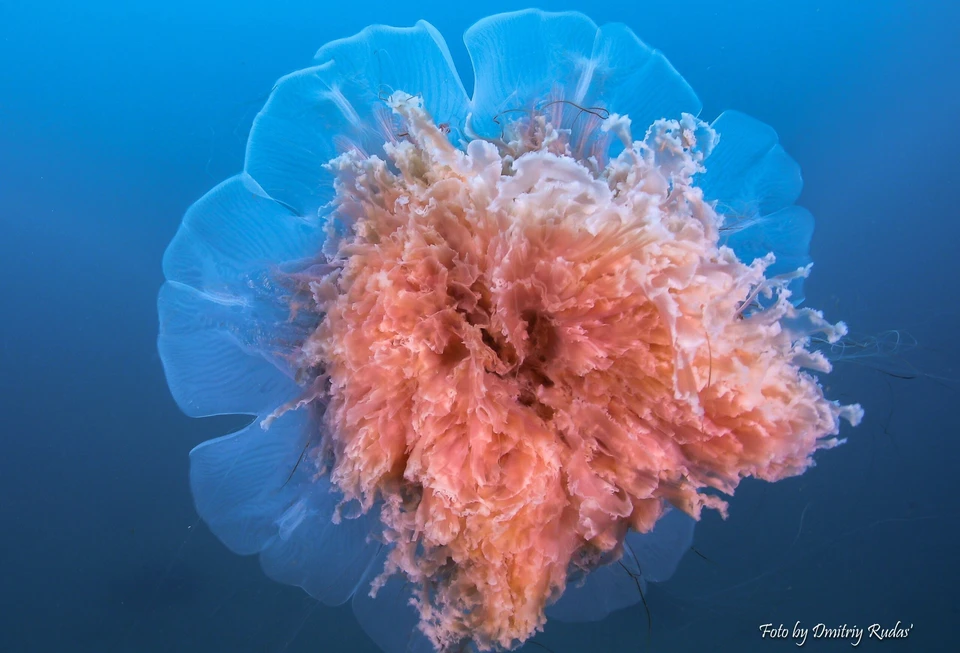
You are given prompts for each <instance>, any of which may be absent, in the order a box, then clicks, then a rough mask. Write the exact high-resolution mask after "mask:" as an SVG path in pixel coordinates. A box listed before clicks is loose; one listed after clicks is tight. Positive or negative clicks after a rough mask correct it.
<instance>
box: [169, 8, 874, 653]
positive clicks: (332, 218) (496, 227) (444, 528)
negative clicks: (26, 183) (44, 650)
mask: <svg viewBox="0 0 960 653" xmlns="http://www.w3.org/2000/svg"><path fill="white" fill-rule="evenodd" d="M465 41H466V43H467V47H468V49H469V51H470V55H471V58H472V60H473V64H474V73H475V77H476V80H477V82H476V88H475V89H474V92H473V96H472V98H468V97H467V94H466V92H465V91H464V89H463V86H462V84H461V83H460V81H459V77H458V75H457V73H456V71H455V70H454V67H453V65H452V62H451V59H450V56H449V53H448V51H447V48H446V45H445V44H444V42H443V40H442V39H441V37H440V36H439V34H437V32H436V31H435V30H434V29H433V28H432V27H431V26H430V25H428V24H426V23H423V22H421V23H418V24H417V26H416V27H413V28H410V29H394V28H387V27H371V28H367V29H366V30H364V31H363V32H361V33H360V34H358V35H357V36H355V37H352V38H350V39H345V40H342V41H336V42H333V43H331V44H328V45H327V46H324V47H323V48H322V49H321V50H320V51H319V52H318V53H317V57H316V65H314V66H312V67H310V68H307V69H304V70H301V71H298V72H296V73H293V74H291V75H288V76H287V77H285V78H283V79H282V80H281V81H280V82H279V83H278V85H277V87H276V88H275V90H274V92H273V94H272V95H271V98H270V100H269V101H268V103H267V105H266V106H265V107H264V110H263V111H262V112H261V114H260V115H259V116H258V117H257V119H256V121H255V123H254V126H253V129H252V132H251V135H250V141H249V145H248V151H247V159H246V165H245V171H244V173H242V174H241V175H239V176H237V177H235V178H233V179H231V180H229V181H227V182H225V183H224V184H221V185H220V186H218V187H217V188H215V189H214V190H213V191H211V192H210V193H209V194H208V195H207V196H205V197H204V198H203V199H201V200H200V201H199V202H198V203H197V204H195V205H194V206H193V207H191V209H190V211H188V213H187V215H186V216H185V218H184V222H183V225H182V226H181V228H180V231H179V232H178V233H177V236H176V237H175V238H174V241H173V242H172V243H171V245H170V248H169V249H168V251H167V254H166V256H165V259H164V272H165V274H166V277H167V280H168V281H167V283H166V284H165V285H164V287H163V289H162V290H161V295H160V315H161V333H160V342H159V345H160V351H161V355H162V358H163V362H164V366H165V368H166V371H167V376H168V380H169V383H170V387H171V389H172V391H173V394H174V396H175V398H176V399H177V401H178V402H179V404H180V405H181V406H182V407H183V409H184V410H185V411H186V412H187V413H189V414H191V415H210V414H217V413H248V414H253V415H256V416H258V419H257V420H256V421H255V422H254V423H253V424H251V425H250V426H248V427H247V428H246V429H244V430H242V431H239V432H237V433H234V434H232V435H229V436H226V437H224V438H220V439H218V440H212V441H210V442H207V443H204V444H202V445H200V446H198V447H197V448H196V449H195V450H194V451H193V452H192V454H191V482H192V486H193V491H194V496H195V498H196V503H197V507H198V510H199V512H200V514H201V516H202V517H203V518H204V519H205V520H206V521H207V523H208V524H209V525H210V527H211V529H212V530H213V531H214V532H215V533H216V534H217V535H218V536H219V537H220V538H221V539H222V540H223V541H224V542H225V543H226V544H227V545H228V546H230V547H231V548H232V549H234V550H235V551H237V552H240V553H260V555H261V559H262V561H263V565H264V568H265V570H266V571H267V573H268V574H270V575H271V576H272V577H274V578H277V579H279V580H282V581H284V582H289V583H293V584H296V585H299V586H301V587H304V589H306V590H307V591H308V592H310V593H311V594H312V595H313V596H316V597H317V598H319V599H321V600H324V601H326V602H328V603H333V604H335V603H339V602H343V601H345V600H347V599H349V598H350V597H351V596H354V595H356V598H355V609H356V611H357V614H358V617H359V618H360V620H361V623H363V624H364V626H365V628H367V629H368V631H370V632H371V635H372V636H373V637H374V638H375V639H376V640H377V642H378V643H379V644H380V645H381V646H382V647H384V648H385V649H386V650H389V651H407V650H429V649H430V648H431V647H432V648H436V649H438V650H454V649H455V647H457V646H460V645H462V644H464V643H468V642H472V643H473V645H475V646H476V647H478V648H479V649H481V650H489V649H509V648H513V647H515V646H517V645H519V644H520V643H522V642H523V641H525V640H527V639H529V638H530V637H531V636H532V635H534V634H535V633H536V632H537V631H538V630H540V629H542V628H543V626H544V624H545V622H546V614H547V613H548V612H550V611H551V610H552V613H553V614H554V615H556V616H557V617H558V618H564V617H567V618H573V619H577V618H599V617H602V616H603V615H604V614H606V613H607V612H608V611H609V610H612V609H617V608H619V607H623V606H624V605H628V604H629V603H631V602H636V601H638V600H639V599H640V596H639V595H633V594H632V592H634V591H635V590H634V588H636V590H640V588H641V587H642V586H641V583H642V582H646V581H660V580H665V579H666V577H668V576H669V575H670V574H671V573H672V572H673V569H675V567H676V563H677V561H678V560H679V557H680V556H681V555H682V554H683V551H684V550H685V549H686V547H688V546H689V542H690V538H691V537H692V526H691V524H692V522H691V521H690V517H693V518H699V516H700V514H701V511H702V509H703V508H704V507H708V508H715V509H717V510H720V511H721V512H722V513H723V514H726V510H727V504H726V502H725V501H724V500H723V499H721V498H720V497H719V496H718V495H717V493H716V492H714V493H705V492H704V490H706V489H713V490H717V491H720V492H722V493H724V494H728V495H730V494H732V493H733V492H734V490H735V488H736V487H737V485H738V483H739V482H740V480H741V479H743V478H745V477H750V476H752V477H757V478H762V479H765V480H768V481H776V480H779V479H782V478H784V477H787V476H792V475H796V474H800V473H803V472H804V471H805V470H806V469H807V468H808V467H809V466H811V465H812V464H813V461H812V455H813V453H814V452H815V451H816V450H818V449H821V448H829V447H832V446H834V445H836V444H837V443H838V440H837V438H836V437H835V436H836V435H837V434H838V432H839V421H840V418H846V419H848V420H849V421H851V422H853V423H856V422H857V421H859V418H860V415H861V411H860V409H859V407H858V406H840V405H838V404H837V403H835V402H831V401H828V400H827V399H826V398H825V397H824V395H823V392H822V389H821V387H820V385H819V384H818V383H817V381H816V379H815V377H814V376H812V374H811V373H810V372H808V371H805V370H804V368H807V369H812V370H814V371H821V372H826V371H829V365H828V363H827V361H826V360H825V359H824V358H823V357H822V356H821V355H819V354H817V353H815V352H811V351H809V350H808V349H807V347H806V345H807V343H808V338H809V336H810V335H811V334H813V333H818V332H819V333H822V334H824V335H825V337H826V338H828V339H833V338H836V337H839V336H840V335H842V333H843V332H844V327H843V325H842V324H839V325H836V326H834V325H831V324H829V323H827V322H826V321H824V319H823V317H822V315H821V314H820V313H818V312H816V311H812V310H810V309H799V308H796V307H795V303H797V300H798V297H799V293H800V292H801V290H802V287H801V283H802V279H803V278H804V277H805V276H806V274H807V273H808V271H809V265H808V263H809V258H808V253H807V249H808V248H807V246H808V243H809V238H810V233H811V229H812V226H811V225H812V218H810V216H809V214H808V213H806V212H805V211H804V210H803V209H800V208H798V207H795V206H793V201H794V200H795V199H796V197H797V195H798V194H799V191H800V177H799V172H798V170H797V166H796V164H795V163H794V162H793V161H792V160H791V159H790V158H789V157H788V156H787V155H786V154H785V153H784V152H783V149H782V148H781V147H780V146H779V144H778V142H777V139H776V134H775V133H773V131H772V130H770V129H769V128H768V127H766V126H764V125H761V124H759V123H757V122H756V121H753V120H752V119H750V118H748V117H746V116H743V115H742V114H736V113H726V114H723V115H722V116H721V117H719V118H718V119H717V120H716V121H714V123H712V124H709V125H708V124H706V123H704V122H702V121H700V120H699V119H698V118H696V117H695V115H696V114H697V113H698V112H699V103H698V101H697V99H696V96H695V95H694V94H693V92H692V91H691V90H690V88H689V86H688V85H687V84H686V83H685V82H684V81H683V79H682V78H681V77H680V76H679V75H678V74H677V73H676V71H675V70H674V69H673V68H672V67H671V66H670V64H669V63H667V61H666V60H665V59H664V58H663V56H662V55H661V54H659V53H658V52H656V51H653V50H650V49H649V48H648V47H647V46H645V45H644V44H643V43H642V42H640V41H639V40H638V39H637V38H636V36H635V35H634V34H633V33H632V32H631V31H630V30H629V29H627V28H626V27H624V26H621V25H608V26H604V27H603V28H597V27H596V26H595V25H594V24H593V23H592V22H591V21H590V20H589V19H587V18H586V17H584V16H582V15H580V14H576V13H561V14H549V13H543V12H539V11H524V12H517V13H512V14H502V15H498V16H492V17H490V18H487V19H484V20H482V21H480V22H479V23H477V24H476V25H475V26H474V27H472V28H471V29H470V30H468V32H467V34H466V37H465ZM687 515H689V517H687ZM621 558H623V559H624V560H628V562H626V563H624V564H619V565H614V564H613V563H615V562H617V561H618V560H620V559H621ZM648 562H649V565H648V564H647V563H648ZM397 578H400V579H403V581H404V582H403V584H402V585H401V587H400V589H399V590H397V588H396V587H395V585H394V583H395V579H397ZM574 581H575V582H574ZM396 591H400V592H401V593H403V592H405V593H406V594H405V595H406V596H407V597H408V599H409V604H407V602H406V601H396V600H395V599H396ZM565 592H566V594H565ZM384 593H388V594H391V595H392V596H393V598H394V600H393V601H392V607H391V602H390V601H380V600H379V599H378V598H376V597H379V596H381V595H382V594H384ZM577 596H581V597H587V596H590V597H600V598H596V599H595V600H593V599H591V600H586V599H585V600H584V602H583V604H582V606H583V609H577V607H576V603H575V601H576V600H577V599H576V597H577ZM603 597H605V598H603ZM625 597H626V598H625ZM629 597H632V598H629ZM558 599H559V601H558ZM554 602H556V604H555V608H549V606H550V605H551V604H554ZM371 605H377V606H379V611H378V610H374V609H372V608H371V607H370V606H371ZM373 614H376V615H379V616H380V617H382V618H377V619H374V618H371V617H370V615H373ZM388 615H393V616H388ZM585 615H589V616H585ZM414 625H416V628H414ZM394 627H396V628H398V629H400V628H403V629H405V630H406V632H405V633H400V634H393V633H392V631H391V630H390V629H391V628H394ZM412 628H413V630H412V635H411V629H412ZM398 642H400V643H398ZM408 642H409V644H408ZM418 646H420V647H425V648H422V649H420V648H417V647H418Z"/></svg>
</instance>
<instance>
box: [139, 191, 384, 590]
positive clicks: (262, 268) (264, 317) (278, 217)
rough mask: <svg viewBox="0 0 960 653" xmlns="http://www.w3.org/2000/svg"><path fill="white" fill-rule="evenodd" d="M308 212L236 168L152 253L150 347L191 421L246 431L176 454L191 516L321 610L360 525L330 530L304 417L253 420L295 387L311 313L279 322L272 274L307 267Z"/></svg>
mask: <svg viewBox="0 0 960 653" xmlns="http://www.w3.org/2000/svg"><path fill="white" fill-rule="evenodd" d="M323 241H324V229H323V224H322V221H321V220H320V219H319V218H316V217H313V218H305V217H303V216H301V215H299V214H297V213H296V212H293V211H291V210H290V208H289V207H287V206H286V205H284V204H281V203H278V202H276V201H274V200H273V199H272V198H271V197H269V196H268V195H267V194H266V193H265V191H264V190H263V189H262V187H261V186H260V185H259V184H257V183H256V182H255V181H254V180H253V179H252V178H251V177H250V176H249V175H248V174H247V173H243V174H241V175H238V176H236V177H233V178H231V179H229V180H227V181H225V182H224V183H222V184H220V185H219V186H217V187H216V188H214V189H213V190H211V191H210V192H209V193H207V195H205V196H204V197H203V198H202V199H200V200H199V201H198V202H197V203H196V204H194V205H193V206H192V207H191V208H190V209H189V210H188V211H187V214H186V215H185V217H184V220H183V224H182V225H181V227H180V229H179V231H178V232H177V235H176V236H175V237H174V239H173V241H172V242H171V244H170V246H169V248H168V249H167V252H166V254H165V256H164V261H163V264H164V273H165V275H166V277H167V282H166V283H165V284H164V286H163V288H162V289H161V292H160V296H159V299H158V311H159V315H160V335H159V339H158V346H159V350H160V356H161V359H162V361H163V365H164V369H165V371H166V374H167V378H168V381H169V385H170V389H171V392H172V394H173V396H174V398H175V399H176V401H177V403H178V404H179V405H180V406H181V408H182V409H183V410H184V411H185V412H186V413H187V414H189V415H192V416H198V417H199V416H206V415H216V414H247V415H252V416H254V417H255V419H254V420H253V421H252V423H251V424H249V425H248V426H247V427H246V428H244V429H242V430H240V431H237V432H236V433H233V434H230V435H228V436H225V437H222V438H218V439H216V440H211V441H208V442H204V443H203V444H201V445H199V446H198V447H196V448H195V449H194V450H193V451H192V452H191V454H190V462H191V465H190V482H191V489H192V491H193V496H194V501H195V503H196V507H197V511H198V513H199V514H200V516H201V517H202V518H203V520H204V521H205V522H206V523H207V525H208V526H209V527H210V530H211V531H212V532H213V533H214V534H215V535H216V536H217V537H218V538H219V539H220V540H222V541H223V542H224V544H226V545H227V547H229V548H230V549H231V550H233V551H235V552H237V553H240V554H244V555H250V554H260V560H261V564H262V566H263V568H264V570H265V572H266V573H267V574H268V575H269V576H271V577H272V578H275V579H277V580H279V581H282V582H285V583H289V584H292V585H297V586H300V587H302V588H303V589H304V590H305V591H307V592H308V593H309V594H310V595H311V596H314V597H315V598H317V599H318V600H320V601H323V602H325V603H328V604H339V603H343V602H345V601H347V600H349V598H350V597H351V596H352V594H353V592H354V590H355V589H356V586H357V584H358V582H359V581H360V579H361V578H362V577H363V575H364V573H365V572H366V570H367V567H368V566H369V564H370V561H371V560H372V559H373V557H374V555H375V554H376V550H377V545H375V544H373V543H371V542H369V541H368V536H369V534H370V532H371V519H370V518H368V517H365V516H362V517H360V518H357V519H344V520H343V521H342V523H340V524H334V523H333V519H332V518H333V511H334V507H335V506H336V505H337V503H338V502H339V501H340V500H341V497H340V496H339V495H338V494H336V493H335V492H333V491H332V489H331V487H330V484H329V482H328V481H327V480H326V479H323V478H321V479H316V478H315V475H316V469H315V468H314V466H313V464H312V462H311V461H310V460H301V455H302V454H303V453H304V450H305V446H306V445H307V444H308V442H310V443H313V444H315V443H316V442H317V440H318V439H319V438H320V436H321V425H320V424H319V423H318V422H317V420H316V419H314V417H313V414H312V413H311V411H309V410H306V409H304V410H298V411H292V412H289V413H287V414H286V415H284V416H282V417H281V418H279V419H278V420H277V421H276V422H275V423H274V424H273V425H272V426H271V427H270V428H269V429H265V428H264V427H263V426H262V421H263V418H264V417H265V416H266V415H268V414H270V413H271V412H273V411H274V410H276V409H277V408H278V407H280V406H281V405H283V404H284V403H286V402H289V401H291V400H293V399H296V398H297V397H298V396H300V395H301V394H302V393H303V391H304V389H303V388H301V387H300V386H299V385H298V384H297V383H295V381H294V375H295V371H296V370H295V364H296V363H295V359H294V357H293V356H292V354H293V352H294V348H295V347H296V346H297V345H298V344H299V343H302V342H303V339H304V338H305V337H306V335H307V334H308V333H309V332H310V330H311V329H312V328H313V327H314V326H315V325H316V321H317V319H318V316H315V315H314V316H310V315H307V314H306V313H302V314H301V315H300V317H299V318H296V319H291V310H290V303H289V301H290V295H291V293H292V286H291V284H289V283H285V282H284V279H285V271H295V270H296V269H298V268H299V267H303V266H306V265H309V264H311V263H312V262H313V261H314V260H315V257H316V255H317V252H318V251H319V249H320V247H322V245H323Z"/></svg>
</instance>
